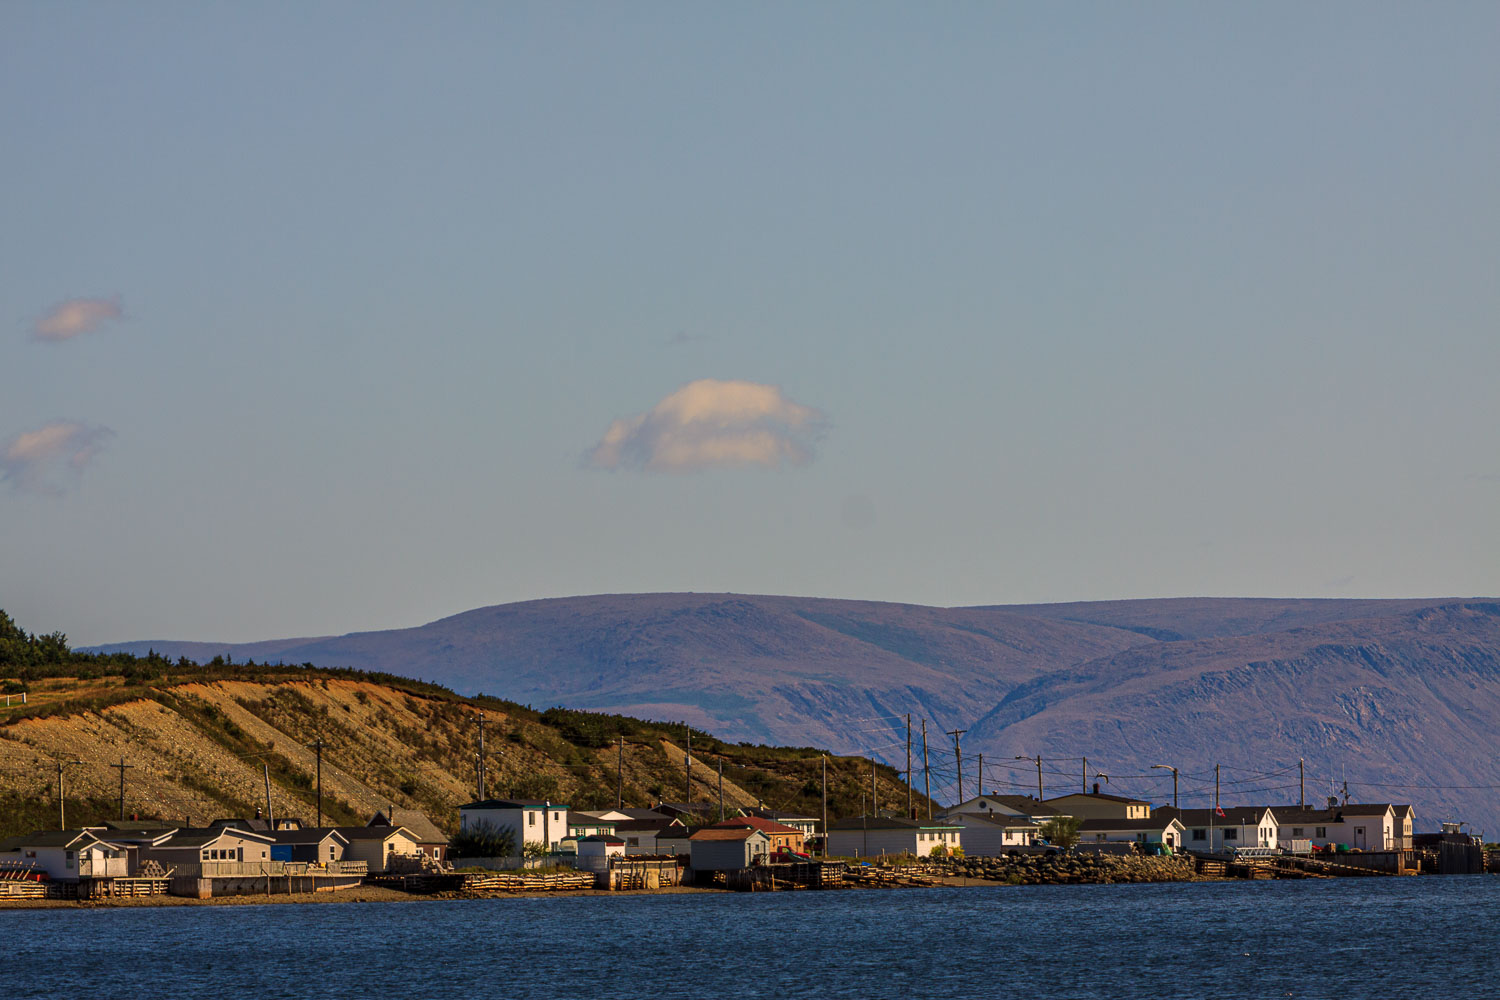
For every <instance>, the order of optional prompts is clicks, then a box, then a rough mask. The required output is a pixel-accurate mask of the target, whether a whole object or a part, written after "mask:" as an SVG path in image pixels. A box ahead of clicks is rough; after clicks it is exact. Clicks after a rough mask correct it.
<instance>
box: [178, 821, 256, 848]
mask: <svg viewBox="0 0 1500 1000" xmlns="http://www.w3.org/2000/svg"><path fill="white" fill-rule="evenodd" d="M226 834H232V835H234V836H236V837H243V838H245V839H246V840H259V841H261V842H262V843H265V844H269V843H272V839H271V835H270V834H269V833H257V832H255V831H254V830H241V829H240V828H239V827H237V826H211V827H197V828H190V827H185V828H183V829H181V830H178V831H177V832H176V833H174V834H172V836H171V837H170V838H168V839H167V840H166V841H165V842H163V843H162V844H160V845H159V846H160V847H162V848H168V849H176V848H188V847H203V846H204V845H206V844H212V843H213V842H214V841H216V840H218V839H219V838H220V837H222V836H225V835H226Z"/></svg>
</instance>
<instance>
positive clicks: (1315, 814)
mask: <svg viewBox="0 0 1500 1000" xmlns="http://www.w3.org/2000/svg"><path fill="white" fill-rule="evenodd" d="M1273 812H1275V813H1276V821H1277V822H1278V823H1280V824H1281V825H1282V826H1291V825H1296V826H1317V825H1319V824H1327V823H1337V822H1339V811H1338V810H1337V809H1300V808H1298V807H1297V806H1276V807H1275V809H1274V810H1273Z"/></svg>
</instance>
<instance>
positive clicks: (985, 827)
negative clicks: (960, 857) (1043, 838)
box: [954, 813, 1041, 858]
mask: <svg viewBox="0 0 1500 1000" xmlns="http://www.w3.org/2000/svg"><path fill="white" fill-rule="evenodd" d="M954 819H956V820H959V821H961V822H962V823H963V838H964V844H963V846H964V853H965V854H967V855H970V856H977V857H991V858H993V857H1000V856H1002V855H1004V854H1005V852H1006V851H1007V850H1009V849H1011V848H1015V847H1025V846H1027V845H1029V844H1031V843H1032V842H1033V841H1035V840H1036V838H1037V834H1038V832H1039V830H1040V829H1041V827H1040V825H1039V824H1037V823H1035V822H1033V821H1032V820H1030V819H1028V818H1026V817H1024V816H1004V815H996V814H994V813H970V814H969V815H967V816H957V817H954Z"/></svg>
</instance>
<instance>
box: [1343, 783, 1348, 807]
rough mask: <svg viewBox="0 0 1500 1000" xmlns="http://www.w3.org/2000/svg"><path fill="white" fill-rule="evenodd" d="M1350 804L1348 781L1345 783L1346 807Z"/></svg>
mask: <svg viewBox="0 0 1500 1000" xmlns="http://www.w3.org/2000/svg"><path fill="white" fill-rule="evenodd" d="M1348 804H1349V782H1348V780H1347V779H1346V780H1345V781H1344V805H1346V806H1347V805H1348Z"/></svg>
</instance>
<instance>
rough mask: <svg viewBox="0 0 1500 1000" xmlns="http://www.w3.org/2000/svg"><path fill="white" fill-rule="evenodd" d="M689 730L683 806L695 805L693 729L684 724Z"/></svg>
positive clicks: (684, 757)
mask: <svg viewBox="0 0 1500 1000" xmlns="http://www.w3.org/2000/svg"><path fill="white" fill-rule="evenodd" d="M683 726H684V727H685V728H686V729H687V750H686V751H684V753H683V755H682V756H683V766H684V767H685V768H686V769H687V776H686V777H685V778H684V779H683V785H682V790H683V796H682V801H683V804H685V805H689V806H691V805H692V804H693V727H692V726H689V725H688V724H687V723H683Z"/></svg>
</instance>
